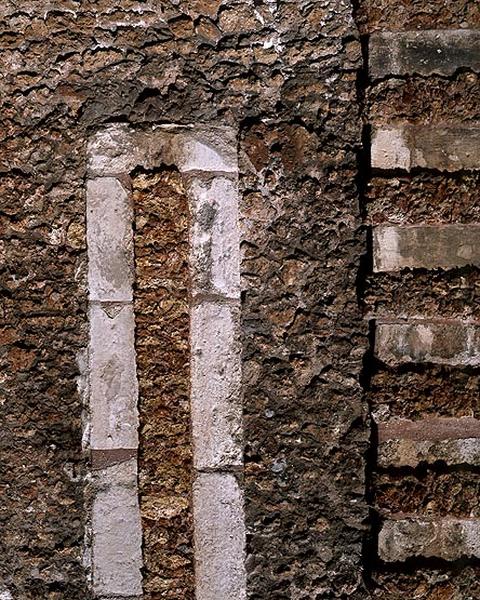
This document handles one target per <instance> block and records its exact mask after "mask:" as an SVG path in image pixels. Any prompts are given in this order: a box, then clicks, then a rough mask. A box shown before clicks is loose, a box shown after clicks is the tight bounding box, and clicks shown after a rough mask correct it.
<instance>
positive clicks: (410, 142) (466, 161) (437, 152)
mask: <svg viewBox="0 0 480 600" xmlns="http://www.w3.org/2000/svg"><path fill="white" fill-rule="evenodd" d="M479 149H480V128H479V127H478V125H470V126H468V127H467V126H462V125H445V126H440V125H438V126H435V125H424V126H409V125H396V126H389V127H381V128H374V130H373V134H372V147H371V159H372V167H373V168H374V169H386V170H392V169H403V170H406V171H410V170H411V169H413V168H415V167H421V168H426V169H437V170H439V171H459V170H463V169H471V170H478V169H480V151H479Z"/></svg>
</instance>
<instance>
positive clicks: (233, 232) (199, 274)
mask: <svg viewBox="0 0 480 600" xmlns="http://www.w3.org/2000/svg"><path fill="white" fill-rule="evenodd" d="M186 190H187V193H188V196H189V201H190V214H191V215H192V227H191V235H190V243H191V251H190V269H191V275H192V293H193V294H199V293H214V294H220V295H222V296H225V297H229V298H239V297H240V239H239V229H238V188H237V181H236V180H235V179H231V178H228V177H213V178H211V177H207V178H205V177H203V178H202V177H198V176H196V177H192V178H188V181H187V183H186Z"/></svg>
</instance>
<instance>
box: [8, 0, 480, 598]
mask: <svg viewBox="0 0 480 600" xmlns="http://www.w3.org/2000/svg"><path fill="white" fill-rule="evenodd" d="M479 26H480V17H479V12H478V7H477V4H476V2H474V1H472V0H455V1H453V2H425V1H424V0H419V1H416V2H410V1H407V0H402V1H401V2H400V3H398V2H397V3H391V2H387V1H386V0H361V1H358V2H354V1H353V0H352V1H351V2H350V1H348V0H320V1H312V0H233V1H228V2H227V1H226V0H166V1H163V2H155V1H154V0H146V1H133V0H120V1H118V2H115V3H113V2H111V0H100V1H98V2H92V1H86V2H80V1H77V0H66V1H65V2H61V3H58V2H52V1H50V0H37V1H35V2H33V1H29V0H9V1H6V2H4V3H3V4H2V6H1V7H0V35H1V42H0V43H1V45H2V51H1V53H0V67H1V70H2V73H3V77H2V81H1V82H0V90H1V92H0V107H1V124H2V127H1V128H0V192H1V193H0V226H1V230H2V233H1V245H0V253H1V257H2V261H1V264H0V283H1V285H0V297H1V307H0V316H1V319H2V322H1V324H0V335H1V338H0V339H1V340H2V346H1V349H2V353H1V360H2V366H3V369H2V375H1V380H0V391H1V393H2V402H1V405H0V416H1V417H2V419H1V422H2V423H3V429H2V434H3V435H2V441H1V444H0V462H1V465H2V466H1V468H0V485H1V489H2V491H3V496H2V498H3V501H2V511H1V513H0V515H1V523H2V529H1V533H2V535H1V538H0V539H1V542H0V543H1V549H2V554H1V558H0V577H1V580H0V597H1V596H2V593H3V592H4V588H5V593H6V594H7V593H9V594H11V596H12V597H13V598H14V599H15V600H18V599H21V600H24V599H25V600H28V599H29V598H39V597H41V598H45V599H58V600H60V599H71V600H85V599H87V598H88V597H89V591H88V590H89V565H88V564H87V565H84V564H83V545H84V532H85V528H86V522H87V520H88V519H87V512H86V510H85V508H84V506H85V503H84V497H83V496H84V486H85V478H87V480H88V475H86V473H88V470H86V469H85V465H84V458H83V456H82V443H81V437H82V413H83V410H84V407H83V399H82V391H83V388H84V386H85V373H82V371H83V370H84V367H85V365H84V362H83V358H82V357H83V356H84V355H83V353H82V350H83V349H84V348H85V346H86V343H87V340H86V324H87V317H86V293H87V289H86V287H87V286H86V247H85V225H84V221H85V203H84V179H85V149H86V140H87V138H88V137H89V136H90V135H91V134H93V133H95V132H96V131H97V129H98V128H99V127H100V126H102V125H104V124H107V123H111V122H118V121H119V122H124V123H128V124H132V125H136V126H138V127H139V128H142V127H143V128H147V127H150V126H151V125H155V124H164V123H184V124H198V123H203V124H207V125H208V124H215V125H231V126H232V127H233V128H235V130H238V131H239V140H238V141H239V158H240V186H241V192H242V195H243V196H242V205H241V212H242V250H243V263H242V274H243V283H242V286H243V287H242V289H243V296H242V299H243V306H242V319H243V332H242V335H243V350H244V364H243V372H244V373H243V377H244V389H243V391H244V398H245V402H244V409H245V419H244V422H245V432H244V433H245V440H244V441H245V477H244V481H243V485H244V494H245V502H246V507H245V509H246V525H247V534H248V539H247V571H248V590H247V595H248V597H249V598H252V599H265V598H272V599H274V598H292V599H301V598H308V599H311V598H332V599H334V598H345V597H347V596H348V597H353V598H355V600H363V598H368V597H371V596H373V597H378V598H396V597H398V598H402V597H415V598H420V599H422V598H424V599H427V598H428V599H429V600H438V599H440V598H442V599H443V598H451V599H455V600H457V599H461V600H466V599H467V598H470V597H472V598H475V597H478V596H479V595H480V591H479V590H478V576H479V573H478V567H475V566H472V565H470V566H468V567H467V568H461V567H462V565H457V564H455V565H453V566H452V567H451V568H449V569H442V568H440V567H439V566H438V565H437V566H435V565H430V564H428V565H423V564H422V565H420V568H418V569H413V567H412V565H411V564H410V563H408V561H407V566H406V567H405V569H404V570H403V569H402V568H396V567H394V568H388V567H386V566H385V565H383V564H377V562H376V556H377V555H376V548H373V544H372V546H369V545H367V546H363V541H364V537H365V534H368V533H369V532H370V531H371V525H372V523H371V522H370V521H369V512H368V509H367V501H368V502H369V503H371V505H372V507H373V509H374V513H372V514H377V513H376V512H375V511H377V512H380V511H387V512H390V513H392V514H393V513H394V512H396V509H397V508H398V506H399V505H400V504H405V503H406V499H405V494H406V493H407V491H408V490H410V489H414V492H412V496H408V498H409V502H410V504H409V505H408V506H409V507H410V508H411V510H412V512H418V511H424V512H428V514H432V515H434V516H435V515H436V516H439V517H443V516H447V513H448V516H455V517H459V518H465V517H467V516H469V515H470V513H471V514H473V515H475V516H476V511H477V507H476V502H475V499H474V498H475V495H476V490H477V485H478V482H477V478H476V477H474V476H472V478H468V471H464V470H461V469H460V470H459V469H457V470H455V471H454V472H450V471H448V470H445V469H444V470H442V469H441V468H439V466H438V465H436V466H434V468H433V467H432V468H430V467H428V468H426V467H425V468H424V470H423V471H421V472H420V471H418V469H417V470H414V471H413V472H411V473H409V474H408V477H405V476H404V474H402V478H401V481H400V479H396V478H395V477H396V473H394V472H390V471H389V472H383V471H382V470H378V471H377V470H375V471H373V468H372V465H370V464H369V465H368V468H367V475H368V478H369V481H368V488H369V489H368V494H367V496H365V466H366V465H365V456H366V454H367V450H368V447H369V441H370V440H369V437H370V432H369V431H368V424H369V420H368V409H367V404H368V405H369V406H370V408H371V410H372V413H373V414H374V416H375V417H376V418H377V416H378V415H380V416H383V417H385V418H392V417H400V418H404V419H410V418H415V419H420V418H423V417H424V416H425V415H427V414H430V415H432V416H437V417H438V416H449V417H457V418H458V417H460V416H476V417H478V416H479V409H478V388H479V382H480V380H479V378H478V373H477V372H476V371H472V370H471V369H454V368H451V367H441V366H439V365H432V364H427V365H425V364H424V365H416V366H414V367H411V368H403V369H394V368H389V367H386V366H385V365H383V366H382V365H380V364H378V363H377V362H375V360H374V359H373V358H372V356H370V362H368V363H367V364H366V368H365V365H364V362H363V361H364V356H365V353H366V352H367V350H368V347H369V341H368V339H367V333H368V331H367V330H368V324H367V318H370V317H372V316H375V317H376V318H378V317H382V318H384V317H387V316H390V315H391V314H392V313H394V314H395V316H396V317H402V318H403V317H405V318H408V317H411V316H412V315H413V316H415V317H418V316H419V315H420V316H422V317H423V318H429V317H430V318H434V317H438V316H442V317H444V318H454V319H463V320H465V319H478V285H477V281H476V279H478V273H477V271H476V270H475V269H474V268H472V267H462V268H458V269H452V270H450V271H448V272H440V271H438V270H436V271H432V272H427V271H426V270H424V271H419V272H411V271H408V272H405V271H402V272H400V273H378V274H375V275H374V276H373V275H368V277H367V271H368V264H367V263H368V260H366V259H365V255H366V253H367V243H366V235H365V232H364V228H363V225H367V226H368V225H371V224H382V223H386V222H392V223H395V224H397V225H403V224H417V223H419V222H420V223H423V224H425V223H428V224H438V223H472V222H476V221H477V222H478V216H479V196H478V193H479V192H478V190H479V185H478V183H479V176H478V174H473V173H472V172H467V171H465V170H460V171H458V172H455V173H453V172H452V173H447V172H439V171H431V172H428V171H425V170H420V169H418V170H415V171H414V172H412V173H406V172H396V171H395V173H393V174H392V176H385V174H382V173H375V174H374V177H372V178H370V179H369V181H368V184H367V183H366V181H365V180H366V178H367V175H368V172H367V171H366V167H365V161H364V160H363V159H361V160H359V157H360V155H361V154H362V152H363V150H364V149H363V148H362V144H361V141H362V125H363V124H362V119H361V116H360V115H361V112H363V116H364V122H365V124H366V125H367V130H368V127H369V126H370V125H371V124H372V123H375V124H376V125H380V126H384V125H389V124H391V123H392V122H404V121H408V123H410V124H413V125H431V124H434V125H440V124H442V123H443V124H445V123H447V124H449V125H452V124H453V125H455V124H459V123H462V124H463V125H469V124H470V123H472V124H473V123H475V122H478V120H479V119H480V113H479V108H478V107H479V106H480V102H479V99H480V98H479V89H480V86H479V85H478V83H479V82H478V73H474V72H470V71H469V70H464V69H459V70H457V71H455V72H454V73H453V74H452V75H450V76H448V77H442V76H440V75H438V74H437V75H432V76H430V77H428V79H427V78H425V77H423V76H420V75H416V74H415V73H412V74H411V75H408V74H407V75H402V77H395V78H389V77H387V78H385V79H381V80H378V81H376V82H375V83H373V84H372V85H367V84H366V80H365V77H364V75H366V65H365V64H363V61H362V52H361V47H360V33H361V34H365V35H368V34H369V33H371V32H373V31H387V30H388V31H395V30H406V29H418V30H422V29H440V28H447V29H448V28H450V29H452V28H453V29H459V28H463V29H466V28H469V29H475V28H476V29H478V28H479ZM361 71H362V73H361ZM363 88H365V89H363ZM365 150H366V148H365ZM367 153H368V151H367ZM134 189H135V194H136V202H137V213H136V219H137V220H136V232H135V233H136V241H135V243H136V250H137V277H138V286H137V288H136V290H135V294H136V308H137V323H138V329H137V352H138V365H139V379H140V388H141V405H140V410H141V413H142V414H141V427H142V429H141V443H140V446H141V452H140V460H141V464H140V490H141V495H142V511H143V525H144V558H145V570H144V575H145V593H146V595H147V597H150V598H152V600H153V599H154V598H164V597H167V598H189V597H192V595H193V592H192V569H191V564H192V562H191V561H192V556H191V547H192V534H191V524H190V512H189V498H188V495H189V493H190V483H189V465H190V455H189V450H188V444H187V430H186V422H187V414H186V407H185V403H184V400H183V399H184V397H185V393H186V391H185V390H186V385H187V383H186V368H187V367H186V364H187V363H186V361H187V358H186V352H187V345H186V339H187V334H188V332H187V327H188V325H187V320H186V304H185V302H186V296H187V287H188V284H187V280H186V270H185V269H186V265H185V260H186V259H185V257H186V253H187V248H186V246H185V245H186V237H185V236H186V229H185V227H186V225H185V221H184V219H186V211H187V209H186V204H185V198H184V195H183V191H182V190H181V188H180V186H179V181H178V179H177V176H176V174H175V173H173V172H170V171H162V172H159V173H157V174H155V175H145V174H137V175H136V177H135V178H134ZM359 189H360V191H361V192H362V193H363V199H362V206H360V205H359ZM162 211H166V212H162ZM361 213H363V215H362V214H361ZM162 215H163V216H162ZM362 216H363V217H364V220H363V224H362V218H361V217H362ZM152 237H153V238H154V239H155V240H156V243H155V244H154V243H153V241H152ZM171 245H175V253H174V254H175V255H174V257H172V249H171ZM162 257H167V258H166V262H164V261H163V258H162ZM169 261H173V263H171V262H169ZM154 265H155V267H154ZM157 266H158V271H159V272H160V271H161V270H162V269H165V271H164V277H165V281H164V282H163V283H162V284H161V286H164V287H163V288H162V289H163V290H165V291H166V294H167V297H165V296H162V295H161V294H160V293H159V288H158V287H156V286H157V280H156V278H157V277H158V273H157V272H155V273H153V272H152V269H153V268H154V270H155V271H157ZM162 272H163V271H162ZM167 280H168V282H167ZM153 297H154V299H153ZM360 299H361V301H362V303H363V306H362V308H363V312H362V310H360V307H359V300H360ZM157 303H158V304H157ZM167 305H168V306H170V307H171V312H167V313H165V311H164V309H165V306H167ZM364 317H365V318H364ZM170 319H171V320H170ZM160 329H161V330H162V335H167V333H168V335H170V336H171V337H172V338H174V340H175V344H177V343H178V346H177V345H175V350H174V351H172V352H170V350H171V348H170V349H169V348H166V347H164V346H163V345H162V347H161V348H157V350H158V353H157V351H156V352H152V351H151V349H152V347H154V344H157V343H158V341H157V338H156V335H157V333H158V335H159V338H160V331H159V330H160ZM154 337H155V339H153V338H154ZM162 339H163V338H162ZM160 350H161V352H160ZM162 369H164V370H163V371H162ZM77 378H78V383H79V385H78V389H77ZM180 380H181V381H180ZM361 383H363V384H365V385H366V388H367V389H366V394H364V393H363V390H362V385H361ZM169 386H172V387H173V388H175V394H176V399H175V400H172V402H173V404H174V406H175V410H174V414H173V415H170V416H171V420H168V419H167V420H164V419H163V417H164V415H165V412H166V411H167V410H168V411H169V410H170V408H171V405H170V404H169V402H170V400H171V397H170V395H169V394H170V390H171V388H170V387H169ZM167 388H168V389H167ZM142 390H143V391H142ZM160 392H161V393H160ZM142 394H143V395H142ZM176 402H179V404H178V406H177V404H176ZM157 427H158V429H157ZM173 433H175V444H176V445H175V446H173V447H171V446H169V449H168V450H167V447H166V444H167V440H169V442H170V440H171V436H172V435H173ZM374 438H375V436H373V439H372V441H373V442H375V439H374ZM169 442H168V443H169ZM167 455H168V456H167ZM166 456H167V460H166V461H165V460H163V459H164V458H165V457H166ZM368 456H370V455H368ZM177 458H178V460H177ZM369 460H370V459H369ZM174 463H177V464H175V465H174ZM422 468H423V467H422ZM455 469H456V467H455ZM212 479H214V478H212ZM450 490H452V491H451V492H450ZM457 492H458V493H457ZM450 493H451V494H452V495H453V496H452V499H451V503H450V504H448V506H446V505H444V504H442V503H441V502H439V500H438V499H437V498H439V497H440V495H441V494H444V495H446V494H450ZM167 497H168V498H169V501H168V509H167V507H166V506H165V504H166V498H167ZM172 498H173V500H172ZM432 499H433V500H432ZM164 501H165V502H164ZM172 507H174V508H172ZM172 510H173V511H174V512H173V513H172ZM175 511H178V512H175ZM375 518H376V517H374V519H373V535H372V536H371V537H372V540H373V539H374V538H375V535H376V533H378V532H377V531H376V528H377V522H376V520H375ZM166 530H168V536H164V533H165V531H166ZM32 532H33V533H34V535H32ZM362 549H363V550H362ZM362 551H363V555H362ZM2 586H3V587H2ZM367 588H368V589H367ZM7 590H8V592H7ZM212 600H213V599H212ZM215 600H216V599H215ZM218 600H221V599H218Z"/></svg>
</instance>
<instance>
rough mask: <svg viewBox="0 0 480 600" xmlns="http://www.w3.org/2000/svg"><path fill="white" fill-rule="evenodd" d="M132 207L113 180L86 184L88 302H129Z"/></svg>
mask: <svg viewBox="0 0 480 600" xmlns="http://www.w3.org/2000/svg"><path fill="white" fill-rule="evenodd" d="M132 218H133V212H132V206H131V200H130V197H129V193H128V190H127V189H125V187H124V185H123V184H122V183H121V182H120V181H119V180H118V179H115V178H114V177H99V178H96V179H89V180H88V181H87V242H88V285H89V293H90V300H98V301H108V302H115V301H131V300H132V282H133V239H132V236H133V233H132Z"/></svg>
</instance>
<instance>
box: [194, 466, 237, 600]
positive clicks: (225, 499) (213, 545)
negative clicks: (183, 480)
mask: <svg viewBox="0 0 480 600" xmlns="http://www.w3.org/2000/svg"><path fill="white" fill-rule="evenodd" d="M193 511H194V521H195V534H194V538H195V549H196V551H195V564H196V568H195V576H196V598H197V600H213V599H214V598H215V599H217V598H218V600H220V599H221V600H244V599H245V598H246V589H245V588H246V581H245V579H246V575H245V523H244V514H243V499H242V493H241V491H240V488H239V485H238V482H237V480H236V478H235V476H234V475H233V474H230V473H200V474H199V475H198V476H197V478H196V480H195V482H194V485H193Z"/></svg>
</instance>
